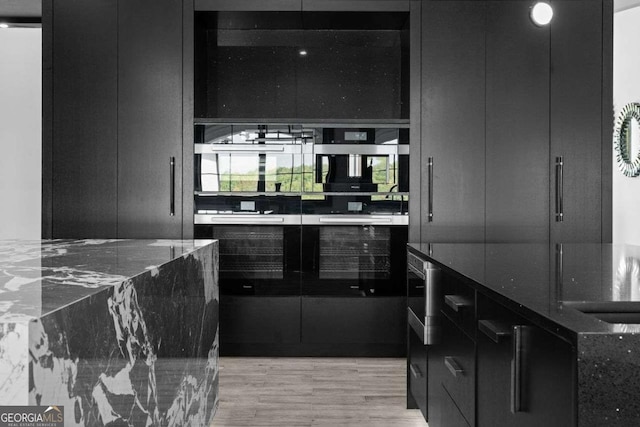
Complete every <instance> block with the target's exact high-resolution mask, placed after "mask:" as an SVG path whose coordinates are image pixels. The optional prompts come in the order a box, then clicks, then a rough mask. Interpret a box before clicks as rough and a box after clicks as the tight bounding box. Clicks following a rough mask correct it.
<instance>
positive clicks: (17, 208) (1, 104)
mask: <svg viewBox="0 0 640 427" xmlns="http://www.w3.org/2000/svg"><path fill="white" fill-rule="evenodd" d="M41 177H42V31H41V30H40V29H26V28H9V29H0V239H40V236H41V223H40V221H41V219H40V218H41V210H42V208H41V206H42V202H41V198H42V181H41Z"/></svg>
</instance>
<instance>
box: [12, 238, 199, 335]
mask: <svg viewBox="0 0 640 427" xmlns="http://www.w3.org/2000/svg"><path fill="white" fill-rule="evenodd" d="M210 242H211V241H210V240H122V239H118V240H116V239H113V240H99V239H85V240H42V241H40V240H37V241H28V240H0V323H5V322H22V321H28V320H30V319H34V318H39V317H42V316H45V315H47V314H49V313H51V312H53V311H55V310H57V309H59V308H62V307H65V306H67V305H69V304H72V303H74V302H76V301H78V300H80V299H83V298H85V297H87V296H90V295H93V294H96V293H98V292H100V291H101V290H104V289H105V288H109V287H112V286H115V285H118V284H120V283H122V282H123V281H124V280H126V279H128V278H130V277H133V276H136V275H138V274H140V273H143V272H145V271H147V270H154V269H156V270H157V268H158V267H159V266H160V265H162V264H165V263H167V262H169V261H171V260H173V259H175V258H178V257H181V256H184V255H186V254H189V253H191V252H193V251H195V250H196V249H198V248H199V247H202V246H204V245H206V244H208V243H210Z"/></svg>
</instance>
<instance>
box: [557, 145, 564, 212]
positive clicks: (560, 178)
mask: <svg viewBox="0 0 640 427" xmlns="http://www.w3.org/2000/svg"><path fill="white" fill-rule="evenodd" d="M563 167H564V160H563V157H562V156H558V157H556V222H562V221H564V206H563V204H564V200H563V198H564V170H563Z"/></svg>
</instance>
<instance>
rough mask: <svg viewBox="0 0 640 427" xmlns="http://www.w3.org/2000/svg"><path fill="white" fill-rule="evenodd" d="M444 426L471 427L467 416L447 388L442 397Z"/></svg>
mask: <svg viewBox="0 0 640 427" xmlns="http://www.w3.org/2000/svg"><path fill="white" fill-rule="evenodd" d="M442 426H443V427H470V425H469V423H468V422H467V420H466V419H465V417H464V416H463V415H462V414H461V413H460V410H459V409H458V407H457V406H456V404H455V403H454V402H453V400H452V398H451V396H450V395H449V394H448V393H447V390H443V399H442Z"/></svg>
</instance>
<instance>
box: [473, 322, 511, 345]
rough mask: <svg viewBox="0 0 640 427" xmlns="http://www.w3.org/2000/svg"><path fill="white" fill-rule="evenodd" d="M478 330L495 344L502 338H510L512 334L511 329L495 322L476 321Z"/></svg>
mask: <svg viewBox="0 0 640 427" xmlns="http://www.w3.org/2000/svg"><path fill="white" fill-rule="evenodd" d="M478 330H479V331H480V332H482V333H483V334H485V335H486V336H488V337H489V338H490V339H491V340H492V341H493V342H495V343H496V344H497V343H499V342H500V340H501V339H502V338H505V337H510V336H511V334H512V329H511V327H510V326H509V325H508V324H506V323H503V322H498V321H495V320H478Z"/></svg>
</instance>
